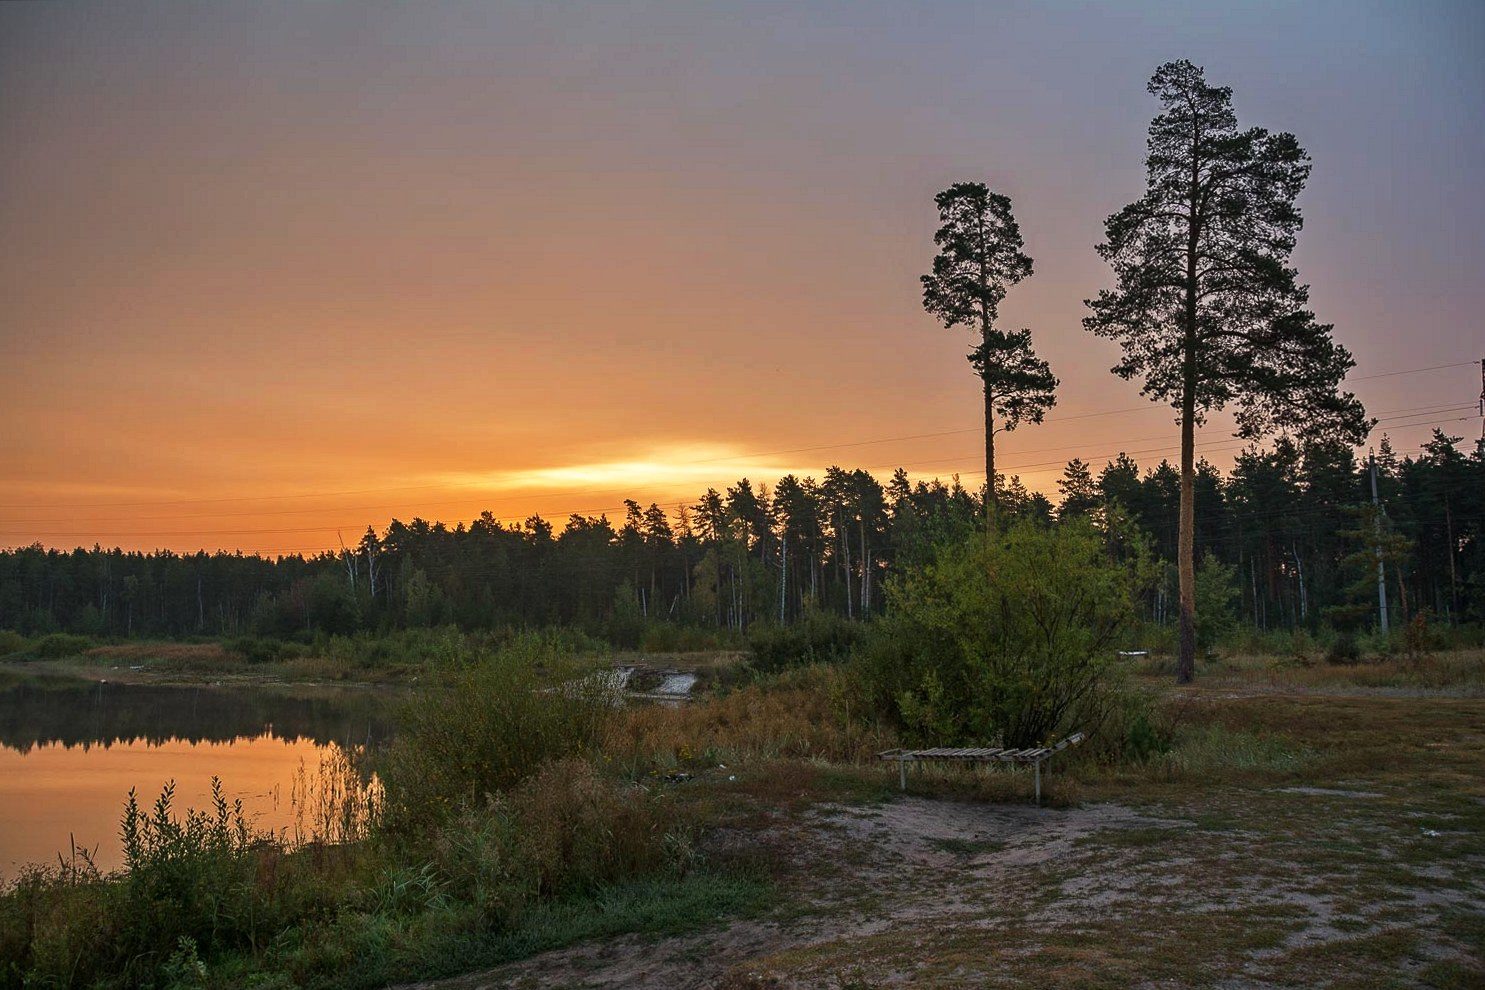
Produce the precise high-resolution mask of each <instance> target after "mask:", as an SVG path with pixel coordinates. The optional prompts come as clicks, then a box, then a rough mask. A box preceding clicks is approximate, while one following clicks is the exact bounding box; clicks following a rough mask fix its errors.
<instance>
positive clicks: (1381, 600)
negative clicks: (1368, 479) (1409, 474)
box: [1367, 454, 1387, 636]
mask: <svg viewBox="0 0 1485 990" xmlns="http://www.w3.org/2000/svg"><path fill="white" fill-rule="evenodd" d="M1367 462H1368V464H1369V466H1370V468H1371V475H1372V507H1373V510H1374V511H1373V513H1372V524H1373V525H1374V526H1376V528H1377V615H1378V617H1379V618H1380V619H1381V622H1382V635H1383V636H1385V635H1387V570H1386V567H1385V566H1384V565H1383V563H1382V503H1381V500H1380V499H1378V498H1377V455H1376V454H1369V455H1368V456H1367Z"/></svg>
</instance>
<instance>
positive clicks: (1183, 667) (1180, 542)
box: [1176, 134, 1201, 684]
mask: <svg viewBox="0 0 1485 990" xmlns="http://www.w3.org/2000/svg"><path fill="white" fill-rule="evenodd" d="M1199 137H1200V135H1199V134H1194V135H1193V137H1192V143H1191V152H1192V154H1191V194H1190V205H1189V207H1188V208H1189V210H1190V213H1189V214H1188V218H1187V222H1188V227H1187V235H1186V286H1185V290H1186V293H1185V294H1186V300H1185V301H1186V306H1185V309H1186V312H1185V314H1184V315H1185V321H1184V322H1185V324H1186V326H1185V328H1184V330H1185V340H1184V342H1183V343H1184V351H1185V353H1184V355H1183V361H1182V365H1183V366H1182V368H1181V379H1182V380H1181V525H1180V532H1179V534H1178V535H1177V538H1176V566H1177V570H1178V573H1179V575H1180V585H1181V654H1180V656H1179V658H1177V660H1176V683H1177V684H1190V683H1191V681H1192V679H1193V678H1194V677H1195V676H1196V545H1195V544H1196V292H1197V284H1196V281H1197V274H1196V273H1197V268H1196V258H1197V247H1198V244H1199V243H1200V234H1201V227H1200V222H1199V220H1198V218H1197V203H1198V201H1199V192H1198V190H1199V189H1200V181H1199V176H1198V174H1197V173H1198V164H1197V156H1196V150H1197V148H1198V147H1199V146H1200V142H1199V140H1198V139H1199Z"/></svg>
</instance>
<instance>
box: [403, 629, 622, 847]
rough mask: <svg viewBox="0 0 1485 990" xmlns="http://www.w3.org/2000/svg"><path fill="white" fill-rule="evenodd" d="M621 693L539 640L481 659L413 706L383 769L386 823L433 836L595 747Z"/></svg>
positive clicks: (532, 638) (598, 674)
mask: <svg viewBox="0 0 1485 990" xmlns="http://www.w3.org/2000/svg"><path fill="white" fill-rule="evenodd" d="M612 694H613V689H612V686H611V682H610V680H609V679H608V678H607V677H605V676H604V673H603V672H601V671H600V672H589V673H587V674H586V675H585V674H583V673H581V672H579V671H577V670H575V669H574V668H573V665H572V663H571V660H570V658H569V656H568V654H567V653H566V652H565V651H564V650H563V649H562V648H561V647H560V646H556V645H553V644H552V643H551V642H550V641H548V640H546V639H543V638H541V637H538V636H528V637H524V638H522V639H519V640H517V641H515V642H514V643H512V644H511V645H510V646H507V647H505V648H503V649H500V650H498V651H496V652H494V653H488V654H479V655H476V656H475V657H474V658H472V659H470V660H468V661H467V663H466V665H465V666H463V667H462V668H460V669H458V670H456V671H455V672H453V673H452V674H450V675H449V677H448V679H447V681H446V682H445V683H444V684H443V685H442V686H441V687H438V688H432V689H427V690H424V691H422V692H420V693H419V694H418V696H417V697H416V698H414V699H413V700H412V701H411V702H409V704H408V705H407V707H406V709H405V711H404V713H403V717H402V720H401V728H400V732H399V735H398V737H397V740H396V741H395V742H394V743H393V744H392V746H391V747H390V749H389V750H388V751H387V752H386V753H385V754H384V756H383V759H382V761H381V765H380V767H379V770H380V772H381V779H382V782H383V785H384V786H385V789H386V816H387V821H386V824H387V825H388V826H389V827H390V828H391V829H392V830H393V831H402V832H407V833H420V834H426V832H427V830H428V829H429V828H431V827H436V826H438V825H439V824H442V823H445V822H447V821H449V820H450V819H451V818H453V817H455V816H456V815H457V814H458V813H460V812H461V811H463V810H465V809H467V808H470V807H476V806H479V805H481V804H482V803H483V802H484V801H485V800H486V798H487V796H488V795H492V794H495V793H497V792H500V791H504V790H507V789H508V788H510V787H512V786H514V785H516V784H518V783H520V782H521V781H522V780H524V779H526V778H527V777H529V776H530V775H531V774H533V773H534V772H535V771H536V769H537V768H538V767H539V766H540V765H541V764H542V763H544V762H547V761H549V760H554V759H559V758H562V757H565V756H575V755H578V754H581V753H583V752H585V751H587V750H589V749H591V748H592V747H593V746H594V745H595V744H596V743H597V741H598V740H599V738H600V736H601V734H602V729H603V725H604V723H605V720H606V719H607V718H608V715H609V713H610V711H611V709H612V704H613V700H614V699H613V697H612Z"/></svg>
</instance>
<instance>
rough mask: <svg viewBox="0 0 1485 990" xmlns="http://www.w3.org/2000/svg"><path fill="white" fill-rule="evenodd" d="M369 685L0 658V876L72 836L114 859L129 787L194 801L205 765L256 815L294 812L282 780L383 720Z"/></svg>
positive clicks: (207, 775)
mask: <svg viewBox="0 0 1485 990" xmlns="http://www.w3.org/2000/svg"><path fill="white" fill-rule="evenodd" d="M387 710H388V705H387V703H386V698H385V696H384V695H383V694H382V693H379V692H376V691H373V690H367V689H305V688H300V689H293V688H282V689H271V688H246V687H230V688H228V687H205V686H203V687H160V686H155V685H128V684H107V683H104V684H86V683H82V682H78V681H73V680H67V679H62V678H33V677H25V676H23V675H18V674H15V673H11V672H4V671H0V882H3V880H5V879H7V878H10V877H13V876H15V873H16V870H17V869H18V868H19V867H20V866H22V865H24V864H26V863H37V862H47V861H50V862H55V861H56V857H57V854H58V853H59V852H62V853H66V852H67V851H68V849H69V847H70V844H71V843H72V842H74V841H75V842H76V844H77V846H78V847H79V848H84V849H87V850H88V851H90V852H94V851H95V850H96V852H94V859H95V861H96V862H97V864H98V866H99V867H100V868H101V869H104V870H108V869H112V868H114V867H116V866H118V865H119V860H120V850H119V845H118V823H119V815H120V813H121V811H122V809H123V804H124V800H125V798H126V796H127V795H128V792H129V788H131V787H133V788H136V789H137V791H138V793H139V800H140V804H142V805H148V804H150V803H153V801H154V799H155V798H156V797H157V796H158V795H159V793H160V788H161V787H163V786H164V784H165V783H166V781H168V780H172V779H173V780H175V781H176V804H175V807H176V808H177V810H178V811H180V812H184V810H185V809H186V808H187V807H188V806H189V807H197V808H205V807H207V803H208V802H207V798H208V795H209V793H210V787H211V778H212V775H216V776H218V777H220V778H221V779H222V783H223V786H224V788H225V790H226V791H227V794H228V796H229V797H232V798H241V799H242V801H243V806H244V809H245V810H246V811H247V812H248V814H249V815H250V816H251V817H252V818H253V819H254V821H255V822H256V824H258V825H259V826H260V827H262V828H267V829H279V828H284V827H288V826H290V825H291V824H292V823H293V809H292V807H291V802H290V799H289V798H290V793H291V790H292V786H293V782H294V779H295V776H296V774H298V773H299V772H300V769H301V766H302V767H304V768H305V769H306V770H307V771H308V772H310V773H313V772H314V771H315V770H316V769H317V768H318V766H319V762H320V759H321V756H322V755H323V754H324V753H325V752H326V751H327V750H328V749H329V748H330V747H337V746H339V747H351V746H364V745H368V744H371V745H375V744H376V743H378V742H380V741H382V740H384V739H385V738H386V736H387V734H388V731H389V721H388V717H387Z"/></svg>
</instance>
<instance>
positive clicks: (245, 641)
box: [223, 636, 308, 663]
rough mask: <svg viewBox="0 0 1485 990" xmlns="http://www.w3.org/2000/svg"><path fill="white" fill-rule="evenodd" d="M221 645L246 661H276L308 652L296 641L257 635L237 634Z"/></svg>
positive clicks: (300, 655)
mask: <svg viewBox="0 0 1485 990" xmlns="http://www.w3.org/2000/svg"><path fill="white" fill-rule="evenodd" d="M223 645H224V646H226V648H227V649H228V650H230V651H232V652H233V653H236V654H237V655H238V656H240V657H242V658H243V660H245V661H247V662H248V663H278V662H280V661H282V660H288V659H292V658H294V657H302V656H304V655H305V653H307V652H308V651H307V650H305V648H304V647H303V646H300V645H299V644H298V643H290V642H286V641H284V640H282V639H265V638H259V637H257V636H239V637H237V638H236V639H232V640H228V641H227V642H226V643H225V644H223Z"/></svg>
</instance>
